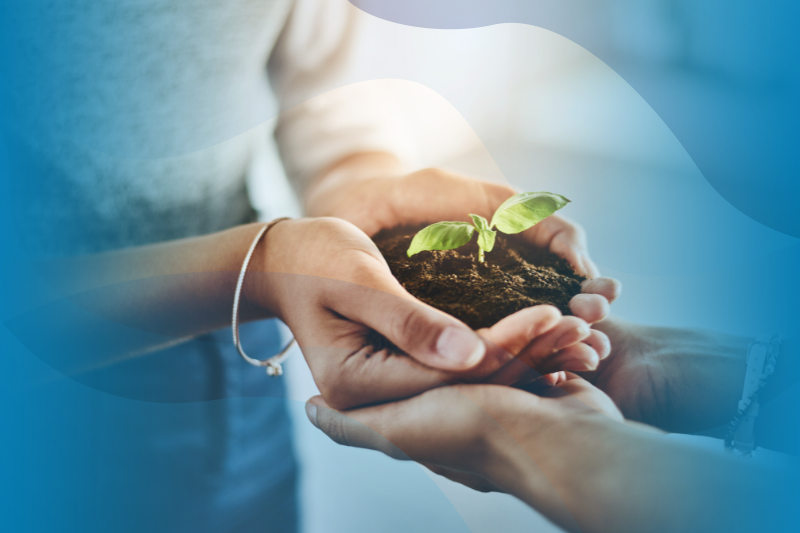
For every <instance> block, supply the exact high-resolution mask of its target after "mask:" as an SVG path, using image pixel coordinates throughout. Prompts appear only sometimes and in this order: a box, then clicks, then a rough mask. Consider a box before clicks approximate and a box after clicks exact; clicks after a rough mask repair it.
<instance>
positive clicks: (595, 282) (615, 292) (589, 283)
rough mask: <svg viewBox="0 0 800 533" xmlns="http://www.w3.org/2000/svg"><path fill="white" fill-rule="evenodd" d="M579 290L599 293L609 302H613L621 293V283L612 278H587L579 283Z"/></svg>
mask: <svg viewBox="0 0 800 533" xmlns="http://www.w3.org/2000/svg"><path fill="white" fill-rule="evenodd" d="M581 292H583V293H584V294H599V295H600V296H602V297H603V298H605V299H606V300H608V302H609V303H613V302H614V300H616V299H617V298H619V295H620V294H621V293H622V283H620V282H619V280H616V279H614V278H595V279H587V280H586V281H584V282H583V283H581Z"/></svg>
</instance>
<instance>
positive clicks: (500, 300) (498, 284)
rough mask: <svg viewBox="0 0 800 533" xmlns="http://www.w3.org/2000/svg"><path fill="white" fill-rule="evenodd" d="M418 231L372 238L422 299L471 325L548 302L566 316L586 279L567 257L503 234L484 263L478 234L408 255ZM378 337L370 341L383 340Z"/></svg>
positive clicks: (479, 325)
mask: <svg viewBox="0 0 800 533" xmlns="http://www.w3.org/2000/svg"><path fill="white" fill-rule="evenodd" d="M420 229H422V226H420V227H416V228H409V227H401V228H395V229H393V230H391V231H384V232H381V233H379V234H378V235H376V236H375V238H374V239H373V240H374V242H375V244H377V246H378V249H380V251H381V253H382V254H383V256H384V257H385V258H386V261H387V262H388V263H389V268H390V269H391V271H392V274H394V276H395V277H396V278H397V279H398V280H399V281H400V283H401V284H402V285H403V287H405V289H406V290H407V291H408V292H410V293H411V294H413V295H414V296H415V297H417V298H419V299H420V300H422V301H423V302H425V303H427V304H429V305H432V306H433V307H435V308H437V309H440V310H442V311H444V312H445V313H448V314H450V315H452V316H454V317H456V318H458V319H459V320H461V321H463V322H464V323H465V324H467V325H468V326H469V327H471V328H473V329H479V328H484V327H489V326H492V325H494V324H495V323H497V322H499V321H500V320H501V319H502V318H505V317H506V316H508V315H510V314H512V313H515V312H517V311H519V310H521V309H525V308H526V307H531V306H533V305H541V304H550V305H553V306H555V307H557V308H558V309H559V310H561V312H562V313H563V314H565V315H568V314H572V313H570V310H569V301H570V299H571V298H572V297H573V296H575V295H576V294H578V293H580V292H581V285H580V284H581V281H583V280H584V279H586V278H584V277H582V276H579V275H578V274H576V273H575V272H574V271H573V270H572V268H571V267H570V266H569V264H568V263H567V261H566V260H564V259H561V258H560V257H558V256H556V255H554V254H552V253H550V252H548V251H546V250H540V249H538V248H535V247H533V246H531V245H525V244H524V243H522V242H521V241H520V240H519V239H518V238H516V237H515V236H509V235H504V234H502V233H498V234H497V241H496V243H495V246H494V249H493V250H492V251H491V252H487V253H486V257H485V262H484V263H480V262H479V261H478V245H477V243H476V241H477V239H476V238H475V237H473V238H472V241H470V243H469V244H467V245H465V246H462V247H461V248H458V249H456V250H442V251H426V252H420V253H418V254H416V255H415V256H413V257H408V256H407V255H406V250H408V247H409V245H410V244H411V239H412V238H413V237H414V235H415V234H416V233H417V231H419V230H420ZM374 340H376V339H371V341H370V343H371V344H373V345H375V344H380V343H379V342H372V341H374ZM376 348H379V346H376Z"/></svg>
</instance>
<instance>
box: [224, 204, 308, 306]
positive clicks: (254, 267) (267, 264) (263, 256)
mask: <svg viewBox="0 0 800 533" xmlns="http://www.w3.org/2000/svg"><path fill="white" fill-rule="evenodd" d="M293 223H294V221H292V220H282V221H280V222H278V223H276V224H274V225H273V226H272V227H270V228H269V229H268V230H267V231H266V233H265V234H264V235H263V236H262V237H261V239H259V241H258V243H257V244H256V246H255V248H254V249H253V255H252V256H251V258H250V263H249V264H248V266H247V271H246V272H245V275H244V281H243V283H242V291H241V297H240V316H241V317H242V320H243V321H244V320H248V319H259V318H270V317H277V318H281V306H280V291H279V290H277V289H276V288H275V287H274V285H275V283H274V281H275V279H274V278H276V277H280V276H281V273H284V272H285V271H286V268H285V267H283V266H282V265H281V263H280V260H281V259H282V257H281V256H280V255H279V254H278V253H277V252H278V251H279V250H281V249H283V250H284V251H286V253H288V251H289V248H287V247H285V246H284V247H281V241H282V240H285V235H284V233H286V232H287V231H288V232H290V233H291V229H292V228H291V226H292V224H293ZM263 227H264V224H263V223H258V224H250V225H248V226H246V230H247V234H248V235H249V241H248V243H247V245H246V246H244V247H242V248H241V250H239V253H238V255H239V257H238V259H237V265H236V266H235V271H237V272H239V271H241V268H242V264H243V262H244V259H245V255H246V254H247V250H248V249H249V246H250V245H252V242H253V239H255V238H256V236H257V235H258V232H259V231H260V230H261V229H262V228H263Z"/></svg>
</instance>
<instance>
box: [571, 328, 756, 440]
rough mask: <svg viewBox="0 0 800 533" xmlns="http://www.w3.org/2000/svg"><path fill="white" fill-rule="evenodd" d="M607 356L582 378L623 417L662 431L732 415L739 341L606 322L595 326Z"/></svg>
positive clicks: (704, 425)
mask: <svg viewBox="0 0 800 533" xmlns="http://www.w3.org/2000/svg"><path fill="white" fill-rule="evenodd" d="M598 329H601V330H602V331H604V332H605V333H606V334H607V335H608V336H609V338H610V340H611V345H612V351H611V355H610V356H609V357H608V358H607V359H606V360H605V361H602V362H601V364H600V365H599V366H598V368H597V370H595V371H594V372H589V373H585V374H584V377H586V379H588V380H589V381H590V382H592V383H593V384H594V385H596V386H597V387H598V388H599V389H600V390H602V391H604V392H605V393H606V394H608V395H609V396H610V397H611V398H612V399H613V400H614V402H616V404H617V405H618V406H619V408H620V410H621V411H622V412H623V414H624V415H625V417H626V418H628V419H631V420H636V421H640V422H644V423H646V424H650V425H653V426H656V427H659V428H662V429H664V430H667V431H676V432H698V431H703V430H708V429H711V428H716V427H718V426H721V425H723V424H725V423H726V422H728V421H729V420H730V419H731V418H732V417H733V415H734V414H735V413H736V406H737V402H738V399H739V398H738V395H739V394H740V392H741V385H742V382H743V379H744V364H743V359H742V357H739V355H741V356H743V355H744V351H745V350H746V347H742V346H741V343H742V340H741V339H737V338H735V337H729V336H724V335H719V334H713V333H708V332H703V331H696V330H679V329H671V328H652V327H644V326H636V325H633V324H627V323H624V322H620V321H618V320H613V321H612V320H608V321H605V322H603V323H601V324H599V325H598Z"/></svg>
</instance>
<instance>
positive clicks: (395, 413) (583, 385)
mask: <svg viewBox="0 0 800 533" xmlns="http://www.w3.org/2000/svg"><path fill="white" fill-rule="evenodd" d="M306 410H307V413H308V416H309V419H310V420H311V422H312V423H313V424H314V425H315V426H317V427H318V428H319V429H321V430H322V431H323V432H324V433H326V434H327V435H328V436H329V437H330V438H331V439H333V440H334V441H335V442H337V443H339V444H344V445H347V446H356V447H361V448H368V449H372V450H378V451H381V452H383V453H385V454H387V455H389V456H390V457H393V458H395V459H400V460H409V459H410V460H414V461H417V462H420V463H422V464H424V465H425V466H427V467H428V468H430V469H431V470H432V471H434V472H436V473H439V474H441V475H444V476H446V477H448V478H450V479H452V480H453V481H456V482H459V483H462V484H465V485H467V486H469V487H471V488H474V489H476V490H481V491H484V492H485V491H502V492H508V493H511V494H514V495H516V496H518V497H521V498H526V496H527V495H528V494H529V493H530V492H531V491H530V486H531V485H537V486H538V488H537V489H536V491H535V492H537V493H538V494H537V495H536V496H535V497H534V500H535V501H534V502H529V503H533V505H535V506H536V507H537V509H539V510H540V511H542V512H544V513H545V514H546V515H547V516H549V517H550V518H552V519H554V520H556V521H558V522H559V523H561V524H562V525H570V516H569V515H570V513H569V511H568V510H567V509H565V508H564V506H563V503H562V501H561V496H560V495H559V494H558V491H557V490H556V489H554V486H553V485H555V486H556V488H559V489H560V488H561V487H560V486H559V485H560V483H559V481H558V477H559V474H558V472H556V473H555V476H554V477H553V478H552V479H551V480H549V479H548V477H549V476H553V472H552V471H546V472H544V473H545V474H547V475H542V472H541V471H538V468H537V467H536V466H535V465H532V464H531V463H532V461H531V455H530V452H529V450H530V449H536V450H538V454H540V456H542V457H545V458H547V460H549V461H550V463H549V464H550V465H552V466H553V467H555V468H560V467H559V466H558V463H559V461H560V460H563V459H564V457H562V456H560V455H559V454H560V452H561V451H563V452H564V454H563V455H564V456H568V455H569V454H570V453H576V452H578V450H565V448H567V449H568V448H570V447H571V446H574V443H576V442H578V441H575V439H559V438H558V437H557V436H556V435H558V433H559V430H557V429H554V427H555V423H554V422H553V421H558V422H557V423H558V424H561V423H564V425H565V426H568V427H573V428H574V427H576V426H583V427H585V430H586V431H587V435H586V436H585V437H584V438H583V439H579V441H581V442H585V441H586V439H587V438H589V434H591V432H592V428H591V427H590V426H592V425H593V424H600V425H604V424H605V425H609V423H610V424H611V425H617V424H615V422H619V421H621V420H622V417H621V415H620V413H619V411H618V410H617V408H616V407H615V406H614V404H613V402H611V400H610V399H609V398H608V397H607V396H606V395H604V394H603V393H602V392H600V391H599V390H597V389H596V388H594V387H593V386H591V385H590V384H588V383H587V382H585V381H583V380H581V379H579V378H577V377H576V376H575V375H572V374H570V375H569V379H568V380H567V381H565V382H564V383H562V384H561V385H560V386H559V387H553V388H551V389H550V390H549V391H548V397H540V396H535V395H533V394H530V393H528V392H525V391H521V390H518V389H513V388H509V387H498V386H493V385H457V386H452V387H444V388H440V389H436V390H432V391H428V392H426V393H424V394H421V395H419V396H416V397H414V398H410V399H408V400H404V401H401V402H395V403H389V404H384V405H379V406H374V407H367V408H362V409H357V410H351V411H347V412H344V413H342V412H338V411H335V410H332V409H330V407H329V406H328V405H327V404H326V403H325V401H324V400H323V399H322V398H321V397H318V396H317V397H315V398H312V399H311V400H310V401H309V403H308V404H307V406H306ZM591 421H594V422H591ZM579 431H580V430H579ZM550 434H553V435H554V436H555V438H550V439H549V440H548V435H550ZM542 437H544V439H543V438H542ZM592 442H594V441H592ZM596 444H598V443H595V445H596ZM600 449H601V447H599V446H598V447H597V450H598V451H599V450H600ZM587 455H588V456H592V455H593V454H592V453H589V454H587ZM547 460H546V461H545V462H544V463H542V468H545V466H546V464H547ZM580 462H581V460H580V459H579V457H575V458H574V459H572V460H567V461H566V462H564V463H563V465H562V466H568V468H569V469H571V468H572V467H575V468H579V463H580ZM589 474H590V472H586V475H587V477H588V475H589Z"/></svg>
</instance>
